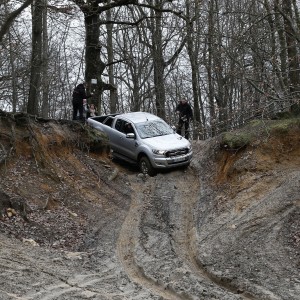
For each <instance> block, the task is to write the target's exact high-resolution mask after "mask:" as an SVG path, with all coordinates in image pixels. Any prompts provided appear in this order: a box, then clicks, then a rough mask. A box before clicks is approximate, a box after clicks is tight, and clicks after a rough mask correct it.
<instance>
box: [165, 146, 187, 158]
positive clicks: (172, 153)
mask: <svg viewBox="0 0 300 300" xmlns="http://www.w3.org/2000/svg"><path fill="white" fill-rule="evenodd" d="M188 152H189V149H188V148H181V149H176V150H172V151H168V152H167V153H166V157H176V156H180V155H184V154H187V153H188Z"/></svg>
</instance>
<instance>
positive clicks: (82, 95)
mask: <svg viewBox="0 0 300 300" xmlns="http://www.w3.org/2000/svg"><path fill="white" fill-rule="evenodd" d="M92 96H93V94H92V93H91V94H90V95H87V94H86V83H85V82H83V83H80V84H78V85H77V86H76V88H75V89H74V91H73V96H72V104H73V120H80V121H84V117H83V99H87V98H90V97H92ZM78 113H79V117H77V115H78Z"/></svg>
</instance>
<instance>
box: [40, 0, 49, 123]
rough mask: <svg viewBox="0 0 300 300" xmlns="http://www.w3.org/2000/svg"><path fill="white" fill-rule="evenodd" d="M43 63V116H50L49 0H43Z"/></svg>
mask: <svg viewBox="0 0 300 300" xmlns="http://www.w3.org/2000/svg"><path fill="white" fill-rule="evenodd" d="M43 3H44V7H43V52H42V57H43V65H42V109H41V110H42V111H41V114H42V117H43V118H47V117H48V116H49V84H50V83H49V77H48V60H49V59H48V26H47V4H48V0H43Z"/></svg>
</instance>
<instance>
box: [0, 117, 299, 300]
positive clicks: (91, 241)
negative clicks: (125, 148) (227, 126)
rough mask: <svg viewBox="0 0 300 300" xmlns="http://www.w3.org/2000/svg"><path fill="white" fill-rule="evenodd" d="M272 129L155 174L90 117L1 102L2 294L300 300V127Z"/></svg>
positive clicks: (216, 142) (208, 145) (199, 145)
mask: <svg viewBox="0 0 300 300" xmlns="http://www.w3.org/2000/svg"><path fill="white" fill-rule="evenodd" d="M256 130H257V129H255V131H256ZM265 131H266V130H265ZM261 132H262V133H261V134H257V136H256V138H255V139H253V140H252V141H251V143H249V144H247V145H245V146H244V147H239V148H235V149H234V147H228V145H227V144H224V141H223V140H222V139H221V138H220V137H218V138H215V139H211V140H208V141H193V149H194V158H193V161H192V164H191V166H190V167H189V168H187V169H177V170H173V171H170V172H163V173H159V174H158V175H157V176H155V177H144V176H143V175H141V174H139V171H138V169H137V168H136V167H135V166H130V165H125V164H122V163H121V162H113V161H111V159H110V157H109V151H108V150H109V149H108V147H107V143H106V140H105V138H104V137H103V136H101V135H100V136H98V135H97V134H95V133H93V132H90V131H88V130H86V128H85V126H82V125H81V124H77V123H73V122H67V121H51V120H49V121H46V120H34V119H32V118H29V117H28V116H26V115H18V116H12V115H7V114H4V113H1V116H0V137H1V139H0V163H1V165H0V167H1V168H0V176H1V177H0V178H1V179H0V209H1V214H2V215H1V219H0V241H1V248H0V249H1V250H0V269H1V272H0V282H1V286H0V299H1V300H2V299H3V300H11V299H21V300H42V299H43V300H46V299H47V300H48V299H57V300H62V299H68V300H71V299H72V300H73V299H99V300H100V299H101V300H102V299H105V300H106V299H111V300H118V299H132V300H134V299H143V300H144V299H149V300H151V299H153V300H154V299H170V300H173V299H174V300H175V299H220V300H234V299H270V300H271V299H272V300H273V299H276V300H277V299H286V300H293V299H295V300H297V299H300V272H299V270H300V250H299V249H300V208H299V207H300V196H299V195H300V194H299V191H300V126H299V122H298V121H297V122H296V124H294V125H292V126H288V129H286V128H285V129H284V130H283V129H282V128H281V127H280V128H276V127H274V128H273V129H272V130H270V131H269V130H268V131H267V134H266V132H264V129H262V131H261Z"/></svg>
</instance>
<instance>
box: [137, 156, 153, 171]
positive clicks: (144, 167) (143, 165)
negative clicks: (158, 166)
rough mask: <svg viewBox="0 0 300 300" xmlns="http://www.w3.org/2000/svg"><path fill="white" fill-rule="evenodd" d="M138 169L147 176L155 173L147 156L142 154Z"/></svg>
mask: <svg viewBox="0 0 300 300" xmlns="http://www.w3.org/2000/svg"><path fill="white" fill-rule="evenodd" d="M139 166H140V170H141V172H142V173H143V174H148V175H149V176H154V175H156V171H155V169H154V168H153V167H152V165H151V163H150V161H149V159H148V157H147V156H142V157H141V158H140V161H139Z"/></svg>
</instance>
